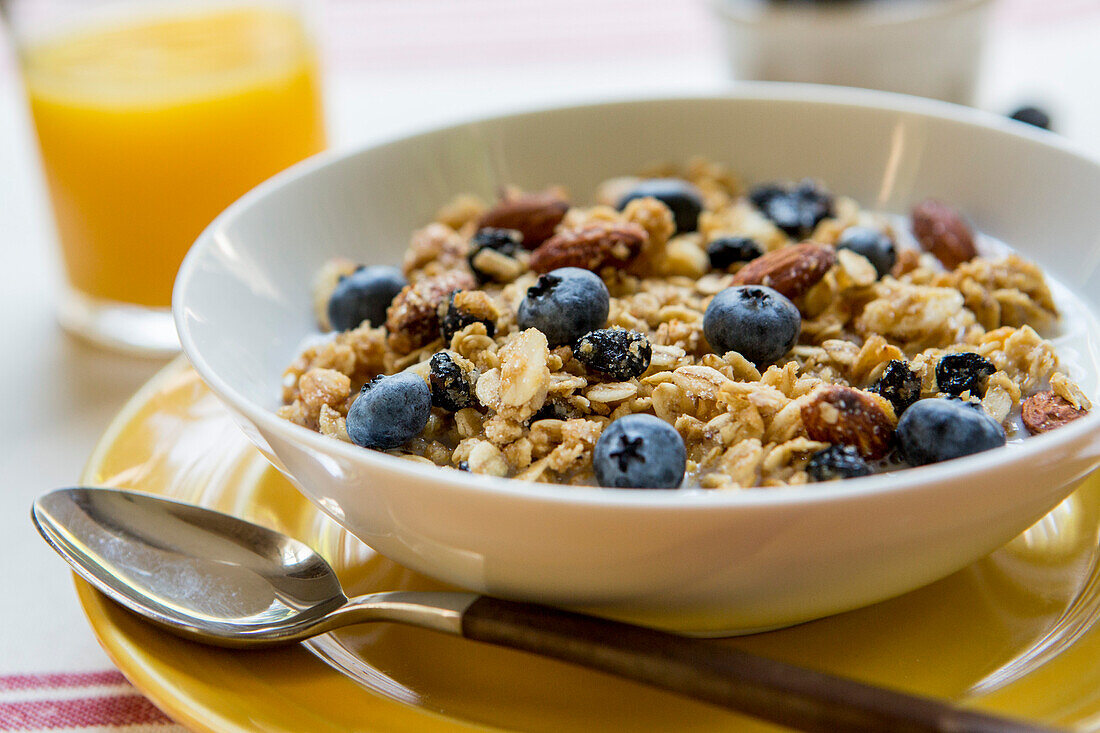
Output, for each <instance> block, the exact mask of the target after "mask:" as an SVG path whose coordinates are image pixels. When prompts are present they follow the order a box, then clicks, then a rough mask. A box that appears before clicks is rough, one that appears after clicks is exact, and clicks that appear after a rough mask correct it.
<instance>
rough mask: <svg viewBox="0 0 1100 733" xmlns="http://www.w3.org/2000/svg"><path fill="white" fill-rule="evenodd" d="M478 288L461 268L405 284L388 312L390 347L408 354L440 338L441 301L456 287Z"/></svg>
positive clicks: (387, 325)
mask: <svg viewBox="0 0 1100 733" xmlns="http://www.w3.org/2000/svg"><path fill="white" fill-rule="evenodd" d="M475 287H477V281H476V280H474V276H473V275H471V274H470V273H469V272H462V271H453V272H448V273H445V274H443V275H436V276H435V277H426V278H424V279H422V280H418V281H416V282H415V283H413V284H411V285H406V286H405V288H404V289H403V290H402V291H401V292H400V293H398V294H397V296H396V297H395V298H394V299H393V302H392V303H390V307H389V309H388V310H387V311H386V331H387V332H388V334H389V336H388V339H389V345H390V348H391V349H393V350H394V351H396V352H397V353H399V354H408V353H409V352H411V351H413V350H415V349H419V348H420V347H421V346H425V345H427V344H429V343H431V342H432V341H434V340H435V339H437V338H439V313H438V308H439V304H440V303H442V302H443V301H444V300H446V299H447V296H449V295H450V294H451V293H453V292H454V291H456V290H472V289H473V288H475Z"/></svg>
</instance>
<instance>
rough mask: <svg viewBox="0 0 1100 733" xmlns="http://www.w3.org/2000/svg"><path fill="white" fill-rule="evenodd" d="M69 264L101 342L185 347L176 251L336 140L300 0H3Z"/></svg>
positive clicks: (79, 310) (75, 303)
mask: <svg viewBox="0 0 1100 733" xmlns="http://www.w3.org/2000/svg"><path fill="white" fill-rule="evenodd" d="M0 9H2V10H3V14H4V16H5V18H6V19H7V20H8V23H9V25H10V27H11V29H12V31H13V37H14V38H15V41H16V47H17V52H18V57H19V62H20V67H21V70H22V76H23V81H24V85H25V87H26V92H27V97H28V100H29V107H30V111H31V115H32V117H33V120H34V127H35V130H36V132H37V137H38V143H39V149H40V151H41V157H42V165H43V170H44V172H45V178H46V181H47V184H48V187H49V192H50V199H51V203H52V206H53V213H54V218H55V221H56V225H57V234H58V239H59V243H60V246H61V252H62V259H63V261H64V264H65V270H66V275H67V287H66V288H65V290H64V292H63V294H62V296H61V301H60V303H59V309H58V317H59V320H60V322H61V324H62V326H64V327H65V328H66V329H67V330H69V331H71V332H73V333H75V334H77V335H79V336H82V337H85V338H87V339H89V340H91V341H93V342H96V343H99V344H102V345H105V346H109V347H113V348H117V349H122V350H126V351H131V352H137V353H143V354H166V353H171V352H173V351H175V350H176V349H178V341H177V339H176V334H175V329H174V327H173V325H172V320H171V314H170V309H169V306H170V304H171V294H172V283H173V280H174V278H175V274H176V270H177V268H178V267H179V264H180V261H181V260H182V259H183V256H184V254H185V253H186V252H187V249H188V247H190V245H191V243H192V242H193V241H194V240H195V238H196V237H197V236H198V235H199V233H200V232H201V231H202V229H203V228H204V227H205V226H206V225H207V224H208V223H209V222H210V220H211V219H213V218H214V217H215V216H216V215H217V214H218V213H219V212H220V211H221V210H222V209H223V208H225V207H226V206H227V205H228V204H229V203H231V202H232V201H233V200H234V199H236V198H238V197H239V196H241V195H242V194H243V193H245V192H246V191H248V190H249V189H250V188H252V187H253V186H255V185H256V184H257V183H259V182H260V181H262V180H264V179H265V178H268V177H269V176H271V175H272V174H274V173H276V172H278V171H279V170H282V169H283V168H285V167H287V166H289V165H290V164H292V163H295V162H297V161H299V160H301V159H302V158H305V157H307V156H309V155H311V154H313V153H315V152H317V151H319V150H321V149H322V148H323V147H324V142H325V140H324V129H323V122H322V112H321V101H320V91H319V84H318V68H317V59H316V53H315V47H314V43H313V39H312V36H311V33H310V31H309V28H308V24H307V22H306V8H305V7H303V3H300V2H289V1H284V2H277V1H275V0H270V1H267V2H255V1H253V2H234V1H233V0H217V1H211V2H207V1H204V2H179V1H175V2H167V1H162V0H140V2H133V1H131V2H122V1H120V0H0Z"/></svg>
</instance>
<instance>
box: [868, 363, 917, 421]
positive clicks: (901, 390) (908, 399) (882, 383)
mask: <svg viewBox="0 0 1100 733" xmlns="http://www.w3.org/2000/svg"><path fill="white" fill-rule="evenodd" d="M920 388H921V378H920V376H918V375H917V373H916V372H914V371H913V370H912V369H910V368H909V365H908V364H907V363H905V362H904V361H902V360H900V359H891V360H890V362H889V363H888V364H887V365H886V369H884V370H883V372H882V376H881V377H879V378H878V381H877V382H875V383H874V384H873V385H871V389H870V391H871V392H877V393H878V394H880V395H882V396H883V397H885V398H886V399H887V400H889V402H890V404H891V405H893V406H894V414H895V415H898V416H900V415H901V413H903V412H905V411H906V410H907V409H908V408H909V406H910V405H912V404H913V403H914V402H916V401H917V400H919V399H920Z"/></svg>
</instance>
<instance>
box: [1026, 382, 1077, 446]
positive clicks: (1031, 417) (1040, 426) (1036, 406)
mask: <svg viewBox="0 0 1100 733" xmlns="http://www.w3.org/2000/svg"><path fill="white" fill-rule="evenodd" d="M1087 414H1088V410H1082V409H1080V408H1078V407H1074V406H1073V405H1072V404H1070V403H1069V401H1068V400H1066V399H1065V398H1064V397H1061V396H1059V395H1056V394H1054V392H1049V391H1048V392H1039V393H1038V394H1033V395H1031V396H1030V397H1028V398H1027V399H1026V400H1024V404H1023V418H1024V427H1026V428H1027V431H1028V432H1029V433H1031V434H1032V435H1038V434H1039V433H1045V432H1047V431H1048V430H1054V429H1055V428H1060V427H1062V426H1063V425H1065V424H1066V423H1071V422H1073V421H1074V420H1076V419H1078V418H1080V417H1084V416H1085V415H1087Z"/></svg>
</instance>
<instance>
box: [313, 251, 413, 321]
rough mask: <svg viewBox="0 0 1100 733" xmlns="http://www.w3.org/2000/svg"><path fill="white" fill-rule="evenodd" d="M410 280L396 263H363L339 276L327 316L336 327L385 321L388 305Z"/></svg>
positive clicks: (330, 299)
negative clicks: (391, 264) (353, 270)
mask: <svg viewBox="0 0 1100 733" xmlns="http://www.w3.org/2000/svg"><path fill="white" fill-rule="evenodd" d="M407 284H408V283H407V282H405V277H404V275H402V274H401V271H400V270H398V269H397V268H396V267H383V266H381V265H374V266H372V267H360V268H359V269H358V270H356V271H355V272H353V273H351V274H350V275H348V276H347V277H343V278H340V282H338V283H337V284H336V289H335V290H333V291H332V295H331V296H330V297H329V300H328V320H329V323H331V324H332V327H333V328H334V329H336V330H337V331H348V330H350V329H352V328H356V327H357V326H358V325H359V324H360V323H362V322H363V321H370V324H371V325H372V326H381V325H382V324H383V323H385V322H386V309H387V308H389V307H390V303H391V302H392V301H393V299H394V296H396V295H397V294H398V293H400V292H401V289H402V288H403V287H405V286H406V285H407Z"/></svg>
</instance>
